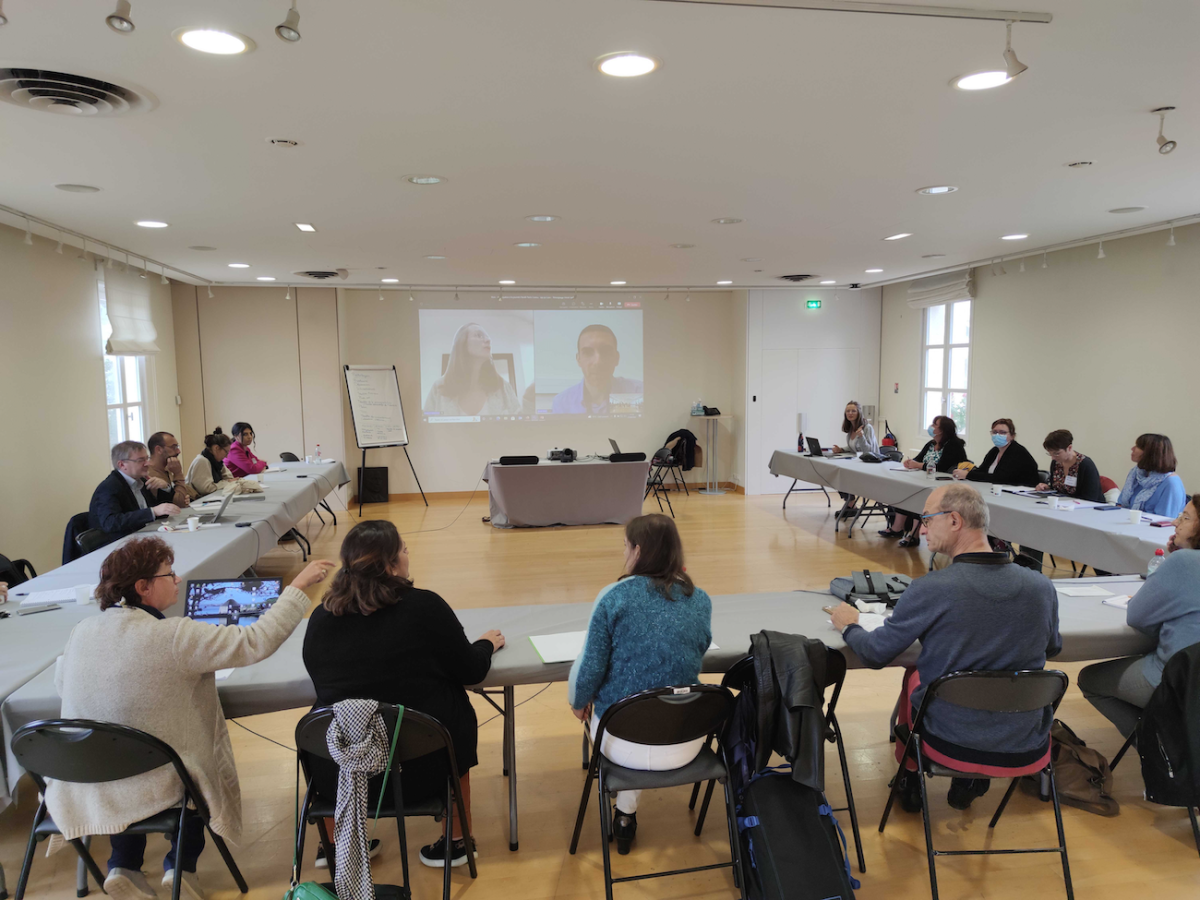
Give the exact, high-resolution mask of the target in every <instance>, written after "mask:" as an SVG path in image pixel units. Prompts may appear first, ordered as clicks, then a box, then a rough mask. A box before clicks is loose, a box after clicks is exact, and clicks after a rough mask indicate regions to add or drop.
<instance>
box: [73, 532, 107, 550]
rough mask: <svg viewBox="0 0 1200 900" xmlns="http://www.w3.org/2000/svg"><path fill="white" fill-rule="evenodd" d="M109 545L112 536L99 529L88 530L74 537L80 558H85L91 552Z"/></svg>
mask: <svg viewBox="0 0 1200 900" xmlns="http://www.w3.org/2000/svg"><path fill="white" fill-rule="evenodd" d="M110 543H112V535H111V534H109V533H108V532H107V531H101V530H100V529H99V528H89V529H88V530H87V531H84V532H81V533H80V534H78V535H76V536H75V544H76V546H78V547H79V551H80V553H79V555H80V556H86V555H87V554H89V553H91V552H92V551H93V550H99V549H100V548H101V547H104V546H106V545H108V544H110Z"/></svg>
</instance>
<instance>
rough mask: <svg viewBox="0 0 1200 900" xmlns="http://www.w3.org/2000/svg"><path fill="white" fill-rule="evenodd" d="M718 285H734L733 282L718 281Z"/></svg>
mask: <svg viewBox="0 0 1200 900" xmlns="http://www.w3.org/2000/svg"><path fill="white" fill-rule="evenodd" d="M717 284H733V282H732V281H718V282H717Z"/></svg>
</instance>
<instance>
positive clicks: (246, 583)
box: [184, 578, 283, 625]
mask: <svg viewBox="0 0 1200 900" xmlns="http://www.w3.org/2000/svg"><path fill="white" fill-rule="evenodd" d="M282 591H283V579H281V578H226V579H213V580H207V579H206V580H200V581H189V582H188V584H187V599H186V601H185V609H184V615H186V616H187V617H188V618H189V619H195V620H196V621H197V622H208V623H209V624H211V625H253V624H254V623H255V622H256V621H258V617H259V616H261V615H262V614H263V613H265V612H266V611H267V610H268V609H270V608H271V606H272V605H274V603H275V601H276V600H278V599H279V594H280V593H281V592H282Z"/></svg>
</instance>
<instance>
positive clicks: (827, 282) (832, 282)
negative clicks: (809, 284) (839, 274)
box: [821, 278, 837, 284]
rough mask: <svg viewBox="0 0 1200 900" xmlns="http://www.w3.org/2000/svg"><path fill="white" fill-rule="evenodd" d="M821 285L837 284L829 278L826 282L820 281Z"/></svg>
mask: <svg viewBox="0 0 1200 900" xmlns="http://www.w3.org/2000/svg"><path fill="white" fill-rule="evenodd" d="M821 284H837V282H836V281H834V280H833V279H832V278H830V279H828V280H827V281H822V282H821Z"/></svg>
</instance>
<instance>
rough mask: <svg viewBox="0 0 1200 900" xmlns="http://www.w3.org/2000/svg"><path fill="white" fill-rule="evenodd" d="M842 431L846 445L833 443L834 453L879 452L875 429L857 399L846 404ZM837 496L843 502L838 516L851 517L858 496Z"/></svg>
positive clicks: (840, 493)
mask: <svg viewBox="0 0 1200 900" xmlns="http://www.w3.org/2000/svg"><path fill="white" fill-rule="evenodd" d="M842 433H843V434H845V435H846V446H845V447H841V446H838V445H837V444H834V445H833V452H834V453H844V452H848V453H874V454H878V453H879V441H878V440H876V438H875V429H874V428H873V427H872V426H871V424H870V423H869V422H867V420H866V419H864V418H863V414H862V406H860V405H859V403H858V401H857V400H851V401H850V402H849V403H847V404H846V412H845V414H844V418H843V420H842ZM838 496H839V497H841V498H842V499H843V500H845V501H846V502H845V504H844V505H843V506H842V508H841V509H840V510H839V511H838V517H839V518H848V519H849V518H853V517H854V514H855V512H856V510H855V508H854V501H855V500H857V499H858V498H857V497H855V496H854V495H853V494H847V493H846V492H844V491H838Z"/></svg>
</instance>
